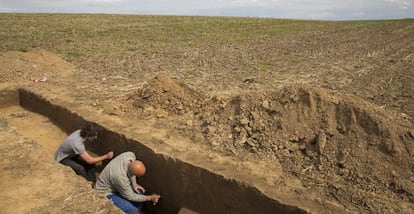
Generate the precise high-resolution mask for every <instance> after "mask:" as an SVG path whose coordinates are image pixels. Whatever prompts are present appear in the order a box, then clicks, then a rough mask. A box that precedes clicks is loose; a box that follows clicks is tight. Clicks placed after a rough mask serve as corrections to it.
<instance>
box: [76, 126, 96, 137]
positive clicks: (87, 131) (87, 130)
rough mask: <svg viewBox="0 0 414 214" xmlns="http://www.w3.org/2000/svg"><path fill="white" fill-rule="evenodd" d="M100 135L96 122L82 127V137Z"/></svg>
mask: <svg viewBox="0 0 414 214" xmlns="http://www.w3.org/2000/svg"><path fill="white" fill-rule="evenodd" d="M97 135H98V129H97V126H96V125H94V124H89V125H86V126H85V127H83V128H82V129H81V132H80V136H81V137H82V138H87V137H95V136H97Z"/></svg>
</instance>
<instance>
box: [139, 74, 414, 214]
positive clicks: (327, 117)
mask: <svg viewBox="0 0 414 214" xmlns="http://www.w3.org/2000/svg"><path fill="white" fill-rule="evenodd" d="M136 97H137V98H138V99H135V102H134V106H135V107H139V108H140V110H141V111H142V110H145V109H148V108H150V109H151V110H153V109H158V110H159V109H161V110H163V111H165V112H167V113H168V114H176V115H177V114H181V115H182V114H183V113H185V112H192V114H187V115H182V119H181V121H182V123H183V125H182V126H179V125H177V127H180V128H182V129H186V130H187V132H186V133H187V134H189V135H197V134H194V132H199V134H200V135H201V136H203V138H204V141H205V143H208V144H210V145H211V147H212V149H214V150H216V151H220V152H223V153H225V154H231V155H235V156H242V155H244V154H246V152H247V153H250V154H255V155H256V156H258V157H259V158H261V159H267V160H268V161H276V162H279V163H280V164H282V166H283V167H284V169H285V171H286V172H287V173H290V174H293V175H295V176H297V177H298V178H299V179H300V180H301V181H302V183H303V185H304V186H305V187H306V188H307V190H308V191H310V192H312V193H318V194H322V195H324V196H326V197H330V198H333V199H334V200H337V201H338V202H339V203H341V204H342V205H343V206H344V207H345V208H347V209H349V210H351V211H352V210H353V211H355V210H359V211H364V212H366V211H377V212H379V211H383V210H389V211H394V212H396V211H401V210H399V208H401V207H403V208H404V207H411V209H412V208H413V204H412V203H413V202H414V183H413V182H414V174H413V171H412V169H413V166H414V165H413V164H414V163H413V153H414V130H412V127H413V125H412V124H411V122H410V118H407V117H406V116H404V115H401V114H398V113H396V112H390V111H385V110H384V109H382V108H380V107H378V106H376V105H373V104H371V103H368V102H365V101H363V100H361V99H359V98H356V97H354V96H349V95H345V94H340V93H333V92H329V91H327V90H324V89H319V88H313V87H303V86H301V87H294V86H291V87H285V88H282V89H280V90H277V91H257V92H250V93H245V94H240V95H238V96H234V97H226V96H216V97H213V98H212V99H211V100H209V101H207V102H202V99H200V97H206V96H204V95H201V94H200V93H197V92H195V91H194V90H191V89H189V88H188V87H187V86H185V85H183V84H182V83H177V82H175V81H174V80H171V79H169V78H168V77H166V76H157V77H156V78H154V79H153V80H152V81H150V82H149V84H148V85H147V86H146V87H144V88H143V89H142V90H140V91H139V92H138V95H137V96H136ZM142 112H143V113H145V116H148V114H151V113H153V112H150V111H142ZM138 115H139V113H138ZM138 117H139V116H138ZM174 121H176V124H177V123H179V122H178V120H177V117H174ZM398 207H399V208H398Z"/></svg>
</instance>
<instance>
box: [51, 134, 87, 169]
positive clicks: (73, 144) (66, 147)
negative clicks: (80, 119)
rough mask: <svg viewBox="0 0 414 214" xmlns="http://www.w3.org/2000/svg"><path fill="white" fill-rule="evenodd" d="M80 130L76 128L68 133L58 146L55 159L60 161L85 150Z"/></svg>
mask: <svg viewBox="0 0 414 214" xmlns="http://www.w3.org/2000/svg"><path fill="white" fill-rule="evenodd" d="M80 132H81V130H76V131H74V132H73V133H72V134H70V135H69V136H68V137H67V138H66V140H65V141H63V143H62V144H61V145H60V146H59V148H58V150H57V151H56V153H55V160H56V161H57V162H60V161H61V160H63V159H65V158H71V157H74V156H76V155H79V154H82V153H84V152H85V151H86V149H85V144H84V143H83V139H82V137H81V136H80Z"/></svg>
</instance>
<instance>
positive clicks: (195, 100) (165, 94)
mask: <svg viewBox="0 0 414 214" xmlns="http://www.w3.org/2000/svg"><path fill="white" fill-rule="evenodd" d="M129 99H132V101H133V102H132V103H133V106H134V107H135V108H136V109H138V111H139V112H140V114H139V115H141V117H148V116H151V115H156V116H157V117H166V116H168V115H182V114H185V113H186V112H189V111H191V110H192V109H197V108H199V107H200V106H201V104H202V103H203V102H204V100H205V98H204V96H203V95H202V94H201V93H199V92H197V91H195V90H193V89H191V88H189V87H188V86H186V85H185V84H183V83H180V82H178V81H175V80H173V79H170V78H169V77H168V76H167V75H165V74H159V75H157V76H156V77H155V78H153V79H152V80H150V81H149V82H147V83H145V84H144V85H143V87H142V88H140V89H139V90H138V91H137V92H136V93H135V94H134V95H133V96H131V97H130V98H129Z"/></svg>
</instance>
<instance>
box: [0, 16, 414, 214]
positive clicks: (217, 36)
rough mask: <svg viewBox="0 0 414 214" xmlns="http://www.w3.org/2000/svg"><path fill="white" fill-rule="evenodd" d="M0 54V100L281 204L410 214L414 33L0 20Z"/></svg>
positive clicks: (277, 24)
mask: <svg viewBox="0 0 414 214" xmlns="http://www.w3.org/2000/svg"><path fill="white" fill-rule="evenodd" d="M0 51H1V52H0V87H1V88H8V87H23V86H24V87H32V88H35V89H36V90H43V93H48V94H49V95H50V96H53V97H57V98H58V97H59V99H67V100H68V101H70V102H73V103H74V105H83V106H85V108H89V109H94V111H97V112H101V113H102V114H107V115H112V116H114V117H116V120H122V119H123V118H129V119H131V118H133V119H134V120H136V121H139V122H143V123H145V124H147V126H148V127H151V128H154V129H165V130H168V134H169V135H174V136H184V137H186V138H188V139H190V140H191V141H192V142H193V144H194V146H197V145H198V144H202V145H203V146H208V148H209V149H210V150H209V151H206V152H207V153H209V152H212V153H217V154H220V155H223V156H231V157H234V159H235V160H237V159H238V160H240V161H241V162H244V163H246V162H248V163H250V166H251V167H252V168H259V169H263V170H262V174H261V175H258V177H260V178H261V177H266V176H268V177H269V180H271V179H273V178H274V177H277V179H276V180H275V181H274V183H273V185H275V186H276V187H278V188H282V189H283V188H286V187H287V188H290V187H292V188H291V189H290V190H291V191H288V192H285V193H286V194H287V196H286V198H288V199H286V201H288V202H292V203H294V204H302V202H303V205H304V206H308V207H310V210H316V212H317V211H318V210H325V211H326V210H328V211H332V212H335V211H337V210H340V211H342V212H362V213H370V212H374V213H410V212H414V204H413V202H414V165H413V164H414V159H413V158H414V126H413V122H414V120H413V118H414V20H410V19H407V20H389V21H387V20H384V21H354V22H322V21H300V20H277V19H253V18H223V17H179V16H126V15H122V16H121V15H80V14H78V15H70V14H66V15H61V14H36V15H32V14H0ZM62 59H64V60H66V61H63V60H62ZM40 76H48V78H49V79H48V82H46V83H44V84H43V83H41V84H33V83H32V82H31V81H30V79H31V78H32V77H40ZM42 84H43V85H42ZM43 86H44V89H41V87H43ZM258 162H260V163H262V162H263V163H265V165H266V166H267V165H272V166H280V169H281V170H280V171H276V172H271V171H270V172H269V171H266V169H265V167H261V166H255V164H257V163H258ZM276 168H277V167H276ZM275 174H278V175H277V176H276V175H275ZM272 182H273V180H272ZM276 183H277V184H276ZM279 196H280V197H282V196H283V194H282V193H280V194H279ZM294 200H296V201H294ZM320 207H325V209H322V208H320ZM331 208H332V210H330V209H331Z"/></svg>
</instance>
